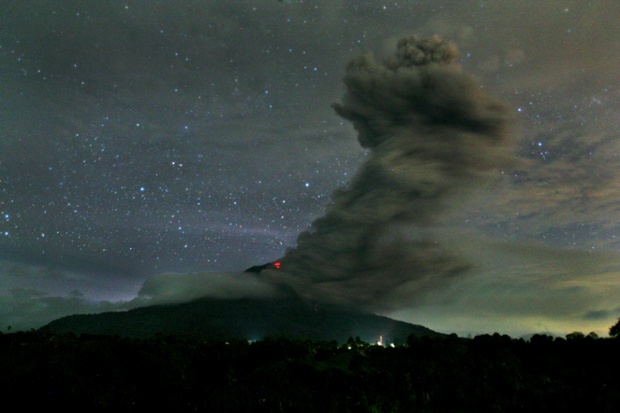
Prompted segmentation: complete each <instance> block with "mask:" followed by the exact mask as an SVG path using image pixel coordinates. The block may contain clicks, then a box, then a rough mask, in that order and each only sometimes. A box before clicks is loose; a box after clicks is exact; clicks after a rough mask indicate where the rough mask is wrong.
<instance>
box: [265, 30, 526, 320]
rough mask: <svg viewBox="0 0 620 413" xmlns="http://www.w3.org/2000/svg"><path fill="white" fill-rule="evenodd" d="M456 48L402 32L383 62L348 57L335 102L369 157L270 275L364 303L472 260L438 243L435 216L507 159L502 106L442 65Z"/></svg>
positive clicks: (436, 279)
mask: <svg viewBox="0 0 620 413" xmlns="http://www.w3.org/2000/svg"><path fill="white" fill-rule="evenodd" d="M457 55H458V53H457V49H456V47H455V46H454V45H453V44H452V43H449V42H445V41H443V40H441V39H439V38H438V37H432V38H427V39H423V38H419V37H417V36H410V37H406V38H403V39H401V40H400V41H399V42H398V44H397V49H396V53H395V55H394V57H392V58H391V59H387V60H385V61H379V60H377V59H376V58H375V57H374V56H373V55H370V54H369V55H364V56H361V57H358V58H355V59H353V60H352V61H351V62H350V63H349V65H348V66H347V71H346V76H345V78H344V84H345V86H346V93H345V95H344V97H343V98H342V103H338V104H335V105H334V109H335V110H336V112H337V113H338V114H339V115H340V116H342V117H343V118H345V119H348V120H350V121H351V122H352V123H353V126H354V127H355V129H356V130H357V132H358V140H359V143H360V144H361V146H362V147H364V148H367V149H368V150H369V154H368V155H369V156H368V159H367V161H366V162H365V163H364V164H363V165H362V166H361V168H360V170H359V171H358V173H357V175H356V176H355V177H354V178H353V179H352V181H351V182H350V183H349V185H348V187H347V188H345V189H342V190H339V191H337V192H336V193H335V194H334V195H333V197H332V200H333V203H332V204H331V205H330V206H329V207H328V209H327V211H326V213H325V215H324V216H323V217H321V218H319V219H317V220H315V221H314V222H313V223H312V226H311V228H310V230H309V231H306V232H304V233H302V234H300V236H299V237H298V239H297V247H296V248H293V249H290V250H289V251H287V253H286V255H285V257H284V258H283V259H282V268H283V271H278V272H275V271H270V272H268V276H270V277H273V278H275V279H279V280H282V281H284V282H286V283H288V284H290V285H292V286H293V287H294V288H296V290H297V291H298V292H299V293H300V294H302V295H304V296H306V297H308V298H311V299H315V300H318V301H334V302H344V303H348V304H353V305H356V306H361V307H368V308H374V307H382V306H387V305H388V301H386V300H385V298H386V297H387V296H389V295H390V293H391V292H392V291H394V290H396V289H398V288H400V286H402V285H405V284H407V285H410V286H411V285H412V283H415V284H416V285H417V286H418V288H419V289H426V288H430V287H433V286H436V285H439V284H441V283H444V282H447V281H449V280H450V279H452V278H454V277H456V276H458V275H460V274H463V273H464V272H465V271H466V270H467V269H469V268H470V267H471V264H470V263H469V262H467V261H465V260H463V259H461V257H458V256H456V255H454V254H451V252H450V251H449V250H448V249H447V248H445V247H444V246H443V245H442V244H441V243H440V242H439V241H438V240H439V237H440V232H441V221H442V218H443V217H444V216H445V213H446V211H449V210H450V208H451V206H454V205H456V203H458V202H462V200H463V199H464V198H465V197H466V195H468V192H469V191H470V190H472V189H475V188H477V186H478V185H479V184H480V182H481V181H482V180H483V178H485V177H488V176H492V175H493V172H495V171H496V168H498V167H501V166H506V165H510V164H512V163H513V162H514V161H515V159H516V158H515V157H514V156H513V155H512V153H511V150H510V117H509V116H508V110H507V109H506V107H505V106H504V105H502V104H501V103H499V102H497V101H495V100H493V99H492V98H490V97H489V96H488V95H487V94H486V93H485V92H484V90H483V89H482V88H481V87H480V85H479V83H478V82H477V81H476V80H475V79H474V78H472V77H471V76H469V75H467V74H465V73H463V72H462V71H461V70H460V67H459V66H456V65H453V64H451V63H452V62H453V61H454V60H455V58H456V57H457ZM412 299H413V298H412ZM392 304H393V303H392Z"/></svg>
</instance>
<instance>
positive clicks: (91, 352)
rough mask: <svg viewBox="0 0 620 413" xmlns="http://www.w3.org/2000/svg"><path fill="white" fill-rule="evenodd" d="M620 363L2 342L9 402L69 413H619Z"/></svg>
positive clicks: (556, 343)
mask: <svg viewBox="0 0 620 413" xmlns="http://www.w3.org/2000/svg"><path fill="white" fill-rule="evenodd" d="M403 344H404V343H403ZM619 352H620V340H619V339H595V338H591V337H583V336H579V335H578V336H575V337H572V338H571V339H569V340H566V339H557V338H556V339H553V338H552V337H548V336H540V335H538V336H534V337H533V338H532V339H531V341H524V340H521V339H519V340H516V339H511V338H510V337H508V336H500V335H498V334H495V335H493V336H488V335H486V336H478V337H475V338H473V339H462V338H458V337H456V336H454V335H453V336H449V337H446V338H427V337H425V338H414V337H411V338H410V339H409V340H408V343H406V344H405V345H402V346H397V347H396V348H383V347H379V346H371V345H368V344H366V343H363V342H361V341H359V340H357V341H356V340H352V339H350V340H349V342H348V343H344V344H340V345H339V344H338V343H335V342H331V343H326V342H309V341H290V340H286V339H266V340H263V341H259V342H255V343H248V342H246V341H236V342H229V343H226V342H217V343H207V342H199V341H192V340H182V339H178V338H174V337H163V336H159V337H155V338H152V339H143V340H138V339H129V338H121V337H115V336H93V335H82V336H80V337H77V336H74V335H52V334H47V333H41V332H28V333H13V334H0V377H1V378H0V396H2V400H3V403H4V404H5V406H10V405H13V406H15V405H17V406H19V407H20V410H27V409H29V408H32V409H46V410H49V409H58V410H57V411H60V412H67V411H82V412H97V411H114V412H124V411H136V412H153V411H159V412H164V411H167V412H194V411H199V412H321V413H326V412H476V413H482V412H535V411H546V412H584V411H589V412H618V411H620V357H618V353H619ZM39 411H42V410H39Z"/></svg>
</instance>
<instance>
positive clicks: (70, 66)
mask: <svg viewBox="0 0 620 413" xmlns="http://www.w3.org/2000/svg"><path fill="white" fill-rule="evenodd" d="M0 7H1V8H2V10H3V12H2V13H1V14H0V124H1V125H2V127H1V128H0V329H2V330H3V329H5V328H6V326H8V325H11V326H13V328H17V329H19V328H36V327H39V326H41V325H43V324H45V323H47V322H49V321H51V320H52V319H54V318H57V317H60V316H62V315H66V314H72V313H76V312H97V311H107V310H115V309H127V308H132V307H135V306H138V305H144V304H145V302H160V301H166V300H168V301H170V300H172V301H174V300H182V299H184V298H185V299H187V298H188V297H189V298H191V297H190V295H191V294H190V295H188V293H187V292H188V291H192V294H194V296H195V295H196V294H198V295H200V294H202V295H209V294H211V295H220V296H221V295H225V296H235V295H247V294H268V293H269V286H268V285H266V284H262V283H261V282H259V281H257V280H256V279H253V278H251V277H247V276H240V275H239V274H238V273H239V272H241V271H243V270H244V269H246V268H248V267H250V266H252V265H257V264H264V263H266V262H270V261H273V260H276V259H279V258H281V257H283V256H285V255H286V253H287V251H289V250H290V249H291V248H294V247H295V246H296V243H297V237H298V235H299V234H300V233H302V232H304V231H306V230H307V229H308V228H310V226H311V225H312V223H313V222H315V220H317V218H319V217H321V216H323V215H324V213H325V210H326V208H329V206H330V204H331V202H332V199H333V194H334V191H335V190H337V189H338V188H346V187H347V185H349V183H350V182H351V179H352V178H353V177H354V176H355V175H356V172H357V171H358V170H359V169H360V166H361V165H363V164H364V162H366V161H367V159H368V157H369V154H368V150H367V149H366V148H363V147H362V146H360V144H359V143H358V141H357V138H356V135H357V132H356V130H355V129H354V128H353V125H352V124H351V122H349V120H347V119H344V118H343V117H340V116H338V115H337V114H336V113H335V111H334V109H333V108H332V104H333V103H335V102H339V101H340V100H341V99H342V96H343V94H344V93H345V87H344V86H343V82H342V80H343V77H344V76H345V70H346V67H347V63H348V62H349V61H350V60H351V59H353V58H355V57H357V56H360V55H363V54H366V53H371V52H372V53H374V55H375V56H377V58H378V59H379V58H387V57H388V56H391V55H392V54H393V50H394V47H395V44H396V42H397V41H398V39H400V38H402V37H403V36H409V35H412V34H416V35H420V36H432V35H435V34H436V35H438V36H440V37H441V38H442V39H445V40H447V41H451V42H454V43H455V44H456V46H457V47H458V50H459V56H458V58H457V59H456V61H455V62H454V64H455V65H458V66H459V67H461V68H462V70H463V72H466V73H468V74H471V75H472V76H474V77H475V79H476V81H477V82H478V84H479V87H480V88H482V89H483V90H484V91H485V93H488V94H489V95H492V96H493V97H494V98H495V99H497V100H499V101H501V102H502V103H503V104H504V105H505V106H506V107H507V108H508V110H509V112H510V115H511V118H512V125H513V128H512V132H511V151H512V153H513V155H514V157H515V158H518V162H516V163H514V164H509V163H507V164H505V165H500V166H498V167H497V168H496V170H495V171H494V174H493V176H492V177H491V178H490V179H489V180H488V182H485V183H484V184H481V185H479V186H478V187H477V189H476V190H475V191H471V192H472V193H468V194H467V196H463V197H455V199H453V200H452V205H451V207H450V208H448V210H447V211H446V212H445V213H444V214H442V217H441V225H438V227H439V226H440V227H441V228H440V229H436V230H434V232H435V233H436V234H435V236H434V237H435V241H436V242H438V243H440V244H441V245H442V249H443V250H449V251H450V252H451V254H452V255H457V256H459V257H460V258H462V259H463V260H465V261H467V262H468V263H469V264H471V265H472V268H474V269H473V270H470V271H469V272H468V273H467V275H466V276H459V277H456V279H454V280H452V281H451V282H448V283H441V284H439V285H435V284H432V283H431V284H428V285H427V286H426V287H425V288H421V287H420V288H416V289H414V290H411V291H410V292H411V294H410V295H408V296H406V297H403V296H402V294H401V295H400V296H396V295H394V294H392V295H389V294H388V295H387V297H388V298H389V297H393V298H394V303H397V305H393V306H389V308H388V307H382V308H383V310H382V313H383V314H386V315H389V316H392V317H395V318H398V319H402V320H405V321H409V322H414V323H417V324H424V325H426V326H428V327H430V328H433V329H435V330H438V331H442V332H453V331H454V332H457V333H459V334H476V333H482V332H493V331H500V332H503V333H508V334H526V333H528V332H541V331H548V332H553V333H558V334H566V333H569V332H572V331H575V330H580V331H584V332H586V333H587V332H589V331H596V332H597V333H599V334H601V335H604V334H606V332H607V329H608V327H609V326H610V325H611V324H613V323H614V322H615V320H616V319H617V318H618V317H619V316H620V302H619V300H618V297H619V296H620V267H619V264H620V257H618V252H619V251H620V239H619V238H618V237H619V236H620V214H619V212H620V211H619V209H620V208H619V207H618V201H619V200H620V142H619V141H618V139H617V138H618V130H619V128H618V125H619V124H620V88H619V86H620V85H619V76H618V69H617V68H618V67H620V58H619V56H620V28H619V27H618V25H617V22H618V20H620V4H619V3H618V2H617V1H614V0H609V1H604V0H601V1H596V0H595V1H588V2H583V1H560V0H545V1H522V2H515V1H508V0H496V1H483V0H481V1H468V0H464V1H458V2H456V1H430V0H429V1H423V0H420V1H413V0H412V1H387V2H384V1H379V0H370V1H349V0H331V1H321V0H316V1H311V0H288V1H277V0H238V1H211V0H205V1H180V0H170V1H146V0H144V1H138V0H133V1H115V0H112V1H106V2H100V1H94V0H93V1H64V2H56V1H44V0H39V1H35V0H33V1H23V2H22V1H20V2H14V1H9V0H0ZM293 276H294V274H293ZM407 291H409V290H407ZM149 300H150V301H149ZM158 300H159V301H158Z"/></svg>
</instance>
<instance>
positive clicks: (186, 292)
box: [136, 273, 276, 305]
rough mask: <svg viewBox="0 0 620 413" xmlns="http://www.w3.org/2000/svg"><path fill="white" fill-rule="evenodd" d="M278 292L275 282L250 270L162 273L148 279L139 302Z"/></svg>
mask: <svg viewBox="0 0 620 413" xmlns="http://www.w3.org/2000/svg"><path fill="white" fill-rule="evenodd" d="M275 294H276V290H275V287H274V286H273V285H271V284H268V283H266V282H264V281H261V280H259V279H258V278H257V277H256V276H255V275H253V274H249V273H190V274H159V275H155V276H153V277H150V278H148V279H147V280H146V281H145V282H144V284H143V285H142V288H141V289H140V291H139V292H138V298H137V301H136V302H139V303H143V304H145V305H146V304H148V305H151V304H164V303H179V302H185V301H191V300H195V299H198V298H203V297H211V298H226V299H233V298H246V297H270V296H273V295H275Z"/></svg>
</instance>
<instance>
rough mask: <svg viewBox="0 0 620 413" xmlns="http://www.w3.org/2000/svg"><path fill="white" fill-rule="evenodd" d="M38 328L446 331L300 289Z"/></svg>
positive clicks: (121, 332)
mask: <svg viewBox="0 0 620 413" xmlns="http://www.w3.org/2000/svg"><path fill="white" fill-rule="evenodd" d="M39 330H40V331H45V332H51V333H75V334H100V335H118V336H126V337H132V338H149V337H152V336H154V335H157V334H164V335H177V336H184V337H189V338H195V339H201V340H213V341H216V340H229V339H249V340H259V339H262V338H265V337H277V336H285V337H288V338H293V339H308V340H319V341H332V340H336V341H339V342H344V341H346V340H347V339H348V338H349V337H360V338H361V339H362V340H364V341H367V342H374V341H376V340H378V339H379V337H380V336H382V337H385V339H386V340H393V341H399V342H404V341H405V340H406V339H407V337H408V336H409V335H411V334H413V335H415V336H430V337H437V336H443V335H444V334H441V333H438V332H435V331H433V330H431V329H429V328H427V327H424V326H421V325H416V324H411V323H407V322H404V321H398V320H394V319H391V318H388V317H385V316H380V315H376V314H372V313H367V312H361V311H356V310H352V309H348V308H345V307H342V306H338V305H333V304H322V303H321V304H319V303H308V302H306V301H304V300H303V299H301V298H300V297H299V296H297V295H296V294H295V295H293V294H287V295H285V296H283V297H282V296H280V297H276V298H238V299H220V298H200V299H196V300H193V301H190V302H186V303H178V304H157V305H152V306H146V307H138V308H134V309H131V310H127V311H118V312H105V313H99V314H75V315H70V316H65V317H61V318H59V319H56V320H54V321H52V322H50V323H48V324H47V325H45V326H43V327H41V328H40V329H39Z"/></svg>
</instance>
